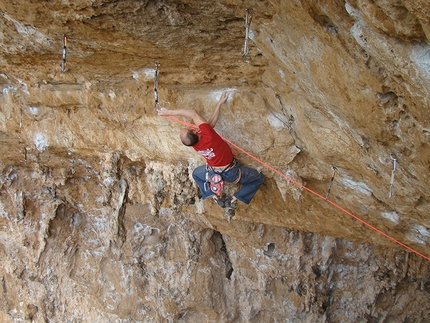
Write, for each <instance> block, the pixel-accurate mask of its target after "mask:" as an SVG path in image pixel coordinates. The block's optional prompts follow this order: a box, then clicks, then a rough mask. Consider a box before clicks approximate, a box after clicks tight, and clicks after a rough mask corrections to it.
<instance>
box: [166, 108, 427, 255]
mask: <svg viewBox="0 0 430 323" xmlns="http://www.w3.org/2000/svg"><path fill="white" fill-rule="evenodd" d="M164 117H166V118H168V119H172V120H174V121H177V122H179V123H182V124H183V125H186V126H188V127H190V128H198V127H197V126H196V125H194V124H191V123H188V122H185V121H182V120H180V119H178V118H176V117H173V116H164ZM220 137H221V138H222V139H223V140H224V141H225V142H226V143H228V144H229V145H231V146H233V147H235V148H237V149H238V150H240V151H241V152H242V153H244V154H245V155H247V156H249V157H251V158H252V159H254V160H255V161H257V162H258V163H260V164H261V165H263V166H264V167H266V168H268V169H270V170H271V171H272V172H274V173H276V174H278V175H280V176H282V177H283V178H285V179H286V180H288V181H290V182H291V183H293V184H295V185H297V186H299V187H301V188H302V189H304V190H306V191H308V192H309V193H311V194H313V195H315V196H316V197H318V198H320V199H322V200H325V201H326V202H327V203H329V204H331V205H332V206H334V207H335V208H337V209H338V210H340V211H342V212H343V213H345V214H347V215H349V216H350V217H352V218H354V219H355V220H357V221H358V222H360V223H362V224H364V225H365V226H367V227H368V228H370V229H372V230H374V231H375V232H377V233H379V234H381V235H383V236H384V237H386V238H387V239H389V240H391V241H393V242H395V243H397V244H398V245H400V246H402V247H403V248H405V249H407V250H409V251H411V252H413V253H415V254H416V255H418V256H420V257H422V258H424V259H426V260H429V261H430V257H428V256H426V255H424V254H422V253H420V252H418V251H417V250H415V249H413V248H411V247H409V246H408V245H406V244H404V243H403V242H401V241H399V240H397V239H395V238H393V237H392V236H390V235H388V234H386V233H385V232H383V231H381V230H379V229H378V228H376V227H374V226H373V225H371V224H370V223H367V222H366V221H364V220H362V219H361V218H359V217H358V216H356V215H354V214H353V213H351V212H350V211H348V210H346V209H344V208H343V207H341V206H340V205H338V204H336V203H334V202H332V201H330V200H328V199H326V198H324V196H322V195H321V194H318V193H317V192H315V191H313V190H311V189H310V188H308V187H306V186H305V185H303V184H301V183H299V182H298V181H296V180H294V179H292V178H291V177H289V176H287V175H285V174H284V173H282V172H281V171H279V170H277V169H276V168H274V167H272V166H270V165H269V164H267V163H265V162H264V161H262V160H260V159H258V158H257V157H255V156H253V155H252V154H250V153H249V152H247V151H246V150H244V149H243V148H241V147H239V146H238V145H235V144H234V143H232V142H231V141H230V140H228V139H226V138H224V137H223V136H221V135H220Z"/></svg>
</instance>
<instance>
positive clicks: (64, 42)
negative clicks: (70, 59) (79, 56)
mask: <svg viewBox="0 0 430 323" xmlns="http://www.w3.org/2000/svg"><path fill="white" fill-rule="evenodd" d="M66 55H67V36H66V35H64V36H63V61H62V62H61V72H63V73H64V72H65V71H66V70H67V69H66Z"/></svg>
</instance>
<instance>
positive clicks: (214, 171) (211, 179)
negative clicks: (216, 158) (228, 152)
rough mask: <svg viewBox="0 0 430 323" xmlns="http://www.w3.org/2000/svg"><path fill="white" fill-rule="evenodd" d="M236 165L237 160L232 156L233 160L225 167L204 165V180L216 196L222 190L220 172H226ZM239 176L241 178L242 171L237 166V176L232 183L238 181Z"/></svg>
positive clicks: (219, 194) (222, 184) (222, 182)
mask: <svg viewBox="0 0 430 323" xmlns="http://www.w3.org/2000/svg"><path fill="white" fill-rule="evenodd" d="M237 165H238V161H237V160H236V158H233V161H232V162H231V163H230V164H228V165H227V166H225V167H212V166H209V165H206V182H207V184H208V185H209V188H210V190H211V191H212V192H213V193H215V194H216V195H218V196H221V195H222V191H223V189H224V180H223V178H222V174H223V173H224V172H228V171H229V170H230V169H233V168H234V167H236V166H237ZM241 178H242V171H241V169H240V168H239V169H238V177H237V179H236V180H235V181H234V182H233V184H237V183H239V181H240V179H241ZM206 189H207V187H206Z"/></svg>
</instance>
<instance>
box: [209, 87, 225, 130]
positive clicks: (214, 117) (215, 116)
mask: <svg viewBox="0 0 430 323" xmlns="http://www.w3.org/2000/svg"><path fill="white" fill-rule="evenodd" d="M227 99H228V94H227V93H226V92H223V93H222V94H221V97H220V99H219V101H218V104H217V106H216V108H215V111H214V112H213V114H212V116H211V117H210V118H209V120H208V123H209V125H210V126H211V127H212V128H214V127H215V125H216V123H217V122H218V119H219V115H220V112H221V111H220V108H221V105H222V104H223V103H224V102H225V101H227Z"/></svg>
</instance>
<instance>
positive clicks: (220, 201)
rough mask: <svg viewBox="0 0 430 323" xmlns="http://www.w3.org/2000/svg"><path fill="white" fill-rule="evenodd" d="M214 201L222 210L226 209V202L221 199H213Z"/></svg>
mask: <svg viewBox="0 0 430 323" xmlns="http://www.w3.org/2000/svg"><path fill="white" fill-rule="evenodd" d="M213 200H214V201H215V202H216V203H217V204H218V205H219V206H220V207H222V208H225V202H224V201H223V200H221V199H220V198H219V197H213Z"/></svg>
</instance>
